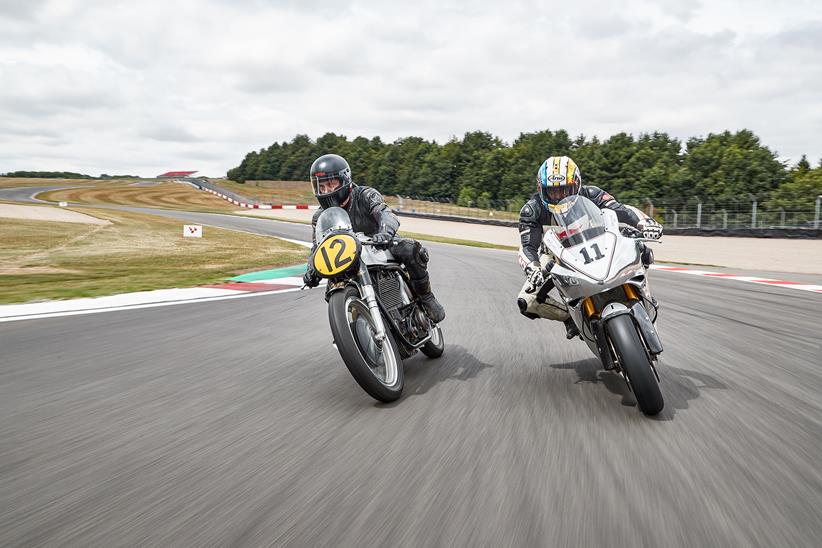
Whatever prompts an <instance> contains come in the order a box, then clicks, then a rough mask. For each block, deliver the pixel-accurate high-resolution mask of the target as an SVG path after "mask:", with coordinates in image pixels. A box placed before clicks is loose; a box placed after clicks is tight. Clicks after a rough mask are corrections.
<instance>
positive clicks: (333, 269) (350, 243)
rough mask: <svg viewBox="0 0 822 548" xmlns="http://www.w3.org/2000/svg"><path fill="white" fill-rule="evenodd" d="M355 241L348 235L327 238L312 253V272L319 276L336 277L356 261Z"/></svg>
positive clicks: (335, 235)
mask: <svg viewBox="0 0 822 548" xmlns="http://www.w3.org/2000/svg"><path fill="white" fill-rule="evenodd" d="M357 248H358V246H357V241H356V240H355V239H354V237H353V236H350V235H348V234H334V235H332V236H329V237H328V238H326V239H325V240H323V241H322V243H321V244H320V245H319V246H318V247H317V250H316V251H315V252H314V270H316V271H317V273H318V274H319V275H320V276H336V275H337V274H340V273H341V272H344V271H345V270H346V269H347V268H348V267H349V266H351V264H352V263H354V261H356V259H357V251H358V249H357Z"/></svg>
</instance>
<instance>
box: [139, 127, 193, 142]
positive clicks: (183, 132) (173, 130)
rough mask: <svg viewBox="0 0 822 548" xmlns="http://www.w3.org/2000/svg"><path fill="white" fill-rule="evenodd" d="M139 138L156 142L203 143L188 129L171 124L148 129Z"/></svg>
mask: <svg viewBox="0 0 822 548" xmlns="http://www.w3.org/2000/svg"><path fill="white" fill-rule="evenodd" d="M139 136H140V137H145V138H147V139H152V140H154V141H163V142H172V143H192V142H198V141H202V139H201V138H199V137H197V136H196V135H194V134H193V133H192V132H190V131H189V130H187V129H186V128H184V127H181V126H176V125H170V124H162V125H158V126H154V127H152V128H149V129H146V130H144V131H141V132H140V133H139Z"/></svg>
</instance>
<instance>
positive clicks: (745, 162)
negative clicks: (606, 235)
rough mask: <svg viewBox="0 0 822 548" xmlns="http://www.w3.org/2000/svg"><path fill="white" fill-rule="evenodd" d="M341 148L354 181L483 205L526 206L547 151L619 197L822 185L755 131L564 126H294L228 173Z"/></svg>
mask: <svg viewBox="0 0 822 548" xmlns="http://www.w3.org/2000/svg"><path fill="white" fill-rule="evenodd" d="M326 153H335V154H339V155H341V156H344V157H345V158H346V159H347V160H348V162H349V163H350V164H351V169H352V172H353V176H354V181H355V182H356V183H358V184H363V185H369V186H373V187H376V188H377V189H379V190H380V191H381V192H383V193H384V194H399V195H404V196H426V197H432V198H435V199H450V200H455V201H457V202H458V203H467V202H473V203H474V204H475V205H479V206H480V207H484V204H489V203H492V202H494V201H501V200H506V201H508V202H509V203H511V204H512V206H513V207H519V205H521V204H522V203H523V202H524V201H525V200H526V199H527V197H528V196H530V195H531V194H533V192H534V191H535V188H536V172H537V169H538V167H539V165H540V164H541V163H542V162H543V161H544V160H545V158H546V157H548V156H551V155H568V156H571V157H572V158H574V160H575V161H576V162H577V164H578V165H579V167H580V169H581V171H582V176H583V182H584V183H585V184H592V185H597V186H600V187H602V188H605V189H607V190H608V191H609V192H611V193H612V194H614V195H616V196H617V197H618V198H619V199H620V200H622V201H625V202H629V203H645V202H646V201H647V200H652V201H654V203H657V204H667V205H670V206H674V207H676V206H679V205H683V204H686V203H689V202H693V201H694V200H701V201H705V202H711V203H713V204H716V205H724V204H728V205H732V204H738V203H740V202H744V201H747V200H749V199H750V196H754V197H756V199H757V200H759V201H760V203H762V204H763V205H765V206H768V205H769V204H770V205H772V206H773V207H785V208H788V207H790V208H810V207H813V203H814V201H815V199H816V196H817V195H818V194H822V162H820V165H819V166H817V167H815V168H812V167H811V166H810V164H809V163H808V161H807V160H806V159H805V157H804V156H803V157H802V160H801V161H800V162H799V163H798V164H797V165H795V166H788V165H785V164H784V163H782V162H780V161H779V160H778V159H777V155H776V153H775V152H773V151H772V150H771V149H769V148H768V147H766V146H765V145H763V144H762V143H761V141H760V139H759V138H758V137H757V136H756V135H755V134H754V133H753V132H751V131H749V130H741V131H737V132H735V133H732V132H730V131H725V132H723V133H716V134H713V133H712V134H709V135H708V136H707V137H692V138H690V139H688V140H687V141H686V142H684V143H683V142H682V141H680V140H679V139H676V138H673V137H671V136H669V135H668V134H666V133H658V132H655V133H644V134H640V135H638V136H633V135H631V134H628V133H619V134H616V135H613V136H611V137H609V138H608V139H606V140H600V139H598V138H596V137H593V138H590V139H589V138H586V137H585V136H583V135H580V136H578V137H575V138H572V137H571V136H570V135H569V134H568V132H566V131H565V130H557V131H550V130H545V131H538V132H533V133H522V134H520V135H519V137H517V139H516V140H514V142H513V143H511V144H507V143H505V142H503V141H502V140H501V139H500V138H498V137H495V136H494V135H492V134H490V133H487V132H483V131H473V132H469V133H466V134H465V135H464V136H463V137H462V139H457V138H452V139H451V140H449V141H448V142H446V143H442V144H440V143H437V142H436V141H428V140H425V139H422V138H420V137H405V138H402V139H397V140H396V141H394V142H393V143H384V142H383V141H382V140H381V139H380V138H379V137H374V138H371V139H367V138H365V137H357V138H355V139H353V140H349V139H348V138H346V137H345V136H343V135H336V134H334V133H326V134H325V135H323V136H322V137H320V138H319V139H317V140H316V141H314V140H312V139H311V138H309V137H308V136H307V135H297V136H296V137H294V138H293V139H292V140H291V141H290V142H282V143H277V142H275V143H274V144H272V145H271V146H269V147H268V148H263V149H260V150H258V151H252V152H249V153H248V154H246V156H245V158H244V159H243V161H242V162H241V163H240V165H239V166H237V167H235V168H233V169H231V170H229V172H228V178H229V179H232V180H234V181H237V182H245V181H247V180H264V179H275V180H307V179H308V171H309V168H310V166H311V162H312V161H313V160H314V159H315V158H316V157H318V156H320V155H322V154H326Z"/></svg>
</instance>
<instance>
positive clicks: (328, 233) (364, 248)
mask: <svg viewBox="0 0 822 548" xmlns="http://www.w3.org/2000/svg"><path fill="white" fill-rule="evenodd" d="M314 241H315V242H316V243H317V246H316V248H315V249H314V253H313V254H312V256H311V257H310V258H309V261H310V264H311V265H313V267H314V270H315V271H316V272H317V274H318V275H319V276H321V277H323V278H327V279H328V285H327V286H326V301H327V302H328V320H329V322H330V324H331V333H332V334H333V336H334V344H335V346H336V348H337V351H338V352H339V353H340V356H342V359H343V361H344V362H345V365H346V367H348V370H349V371H350V372H351V375H352V376H353V377H354V380H356V381H357V383H358V384H359V385H360V387H362V389H363V390H365V391H366V392H367V393H368V394H369V395H370V396H371V397H373V398H375V399H377V400H379V401H382V402H390V401H394V400H396V399H398V398H399V397H400V396H401V395H402V390H403V386H404V383H405V375H404V372H403V364H402V360H403V359H405V358H409V357H411V356H413V355H414V354H415V353H416V352H417V350H419V351H421V352H422V353H423V354H425V355H426V356H428V357H429V358H438V357H440V356H442V353H443V351H444V350H445V341H444V339H443V336H442V329H441V328H440V327H439V326H438V325H437V324H435V323H434V322H432V321H431V319H430V318H429V317H428V315H427V314H426V312H425V309H424V308H423V307H422V305H421V304H420V302H419V299H418V298H417V296H416V295H415V294H414V292H413V291H412V290H411V287H410V285H409V283H408V282H409V277H408V273H407V272H406V270H405V267H404V266H403V265H402V264H401V263H400V262H399V261H397V260H396V259H395V258H394V257H393V256H392V255H391V252H390V250H389V249H387V248H386V246H385V245H379V244H375V243H373V242H372V241H371V239H370V238H369V237H367V236H365V235H364V234H362V233H355V232H354V230H353V228H352V225H351V219H350V218H349V216H348V213H347V212H346V211H345V210H344V209H342V208H339V207H331V208H328V209H325V210H324V211H323V212H322V214H320V217H319V219H318V220H317V224H316V227H315V231H314Z"/></svg>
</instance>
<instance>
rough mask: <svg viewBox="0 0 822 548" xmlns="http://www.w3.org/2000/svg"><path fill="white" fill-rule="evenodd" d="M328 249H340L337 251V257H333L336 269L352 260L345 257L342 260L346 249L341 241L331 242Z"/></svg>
mask: <svg viewBox="0 0 822 548" xmlns="http://www.w3.org/2000/svg"><path fill="white" fill-rule="evenodd" d="M336 244H339V245H336ZM329 247H339V248H340V249H338V250H337V256H336V257H334V266H336V267H337V268H342V267H344V266H345V265H347V264H348V263H350V262H351V261H352V260H353V259H352V258H351V257H346V258H345V259H343V258H342V254H343V253H345V248H346V245H345V242H344V241H343V240H341V239H340V240H334V241H333V242H331V245H330V246H329ZM326 257H327V256H326Z"/></svg>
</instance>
